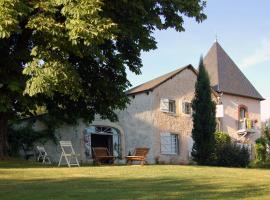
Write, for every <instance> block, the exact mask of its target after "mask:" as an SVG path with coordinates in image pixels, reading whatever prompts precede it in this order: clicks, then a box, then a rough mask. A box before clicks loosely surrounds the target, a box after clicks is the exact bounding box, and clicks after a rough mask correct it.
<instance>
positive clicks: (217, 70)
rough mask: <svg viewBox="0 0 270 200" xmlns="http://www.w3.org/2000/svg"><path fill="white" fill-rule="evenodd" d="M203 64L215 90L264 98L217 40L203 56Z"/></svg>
mask: <svg viewBox="0 0 270 200" xmlns="http://www.w3.org/2000/svg"><path fill="white" fill-rule="evenodd" d="M204 64H205V68H206V70H207V71H208V73H209V77H210V81H211V85H212V87H213V88H214V90H215V91H217V92H223V93H228V94H233V95H238V96H244V97H250V98H254V99H259V100H264V98H263V97H262V96H261V95H260V93H259V92H258V91H257V90H256V89H255V87H254V86H253V85H252V84H251V83H250V82H249V80H248V79H247V78H246V77H245V75H244V74H243V73H242V72H241V70H240V69H239V68H238V67H237V66H236V64H235V63H234V62H233V60H232V59H231V58H230V57H229V56H228V54H227V53H226V52H225V51H224V50H223V48H222V47H221V46H220V45H219V43H218V42H215V43H214V44H213V46H212V47H211V49H210V50H209V52H208V54H207V55H206V56H205V58H204Z"/></svg>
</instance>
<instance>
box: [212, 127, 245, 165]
mask: <svg viewBox="0 0 270 200" xmlns="http://www.w3.org/2000/svg"><path fill="white" fill-rule="evenodd" d="M215 141H216V144H215V158H214V165H217V166H224V167H247V166H248V164H249V151H248V149H247V148H246V147H244V146H239V145H237V144H235V143H234V142H232V141H231V138H230V136H229V135H228V134H227V133H223V132H217V133H215Z"/></svg>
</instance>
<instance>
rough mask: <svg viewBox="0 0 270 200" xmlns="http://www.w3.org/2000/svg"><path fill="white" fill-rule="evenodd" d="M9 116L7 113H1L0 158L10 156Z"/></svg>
mask: <svg viewBox="0 0 270 200" xmlns="http://www.w3.org/2000/svg"><path fill="white" fill-rule="evenodd" d="M7 130H8V118H7V116H6V115H5V113H0V159H4V158H5V157H7V156H8V139H7Z"/></svg>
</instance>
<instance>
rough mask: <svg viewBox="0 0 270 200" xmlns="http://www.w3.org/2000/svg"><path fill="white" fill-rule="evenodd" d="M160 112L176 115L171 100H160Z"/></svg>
mask: <svg viewBox="0 0 270 200" xmlns="http://www.w3.org/2000/svg"><path fill="white" fill-rule="evenodd" d="M160 110H161V111H162V112H167V113H176V103H175V100H173V99H165V98H161V99H160Z"/></svg>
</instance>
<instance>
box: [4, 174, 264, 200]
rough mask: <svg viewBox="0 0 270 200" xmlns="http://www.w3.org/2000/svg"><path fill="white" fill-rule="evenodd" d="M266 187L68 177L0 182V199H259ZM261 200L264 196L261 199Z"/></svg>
mask: <svg viewBox="0 0 270 200" xmlns="http://www.w3.org/2000/svg"><path fill="white" fill-rule="evenodd" d="M267 192H269V186H267V185H265V186H264V185H261V186H258V185H256V183H254V184H246V185H230V183H226V184H225V183H222V184H217V183H216V182H215V180H213V182H211V181H210V179H208V180H207V179H206V180H200V181H197V180H195V179H174V178H171V177H168V178H166V177H165V178H147V177H146V178H138V179H136V178H133V179H125V178H121V179H120V178H109V177H108V178H105V179H97V178H72V179H61V180H59V179H57V180H56V179H50V180H31V181H21V180H20V181H16V180H5V181H0V196H1V200H5V199H8V200H12V199H24V200H33V199H61V200H67V199H90V200H96V199H98V200H101V199H106V200H109V199H117V200H120V199H122V200H124V199H242V198H247V197H248V198H252V199H255V198H257V199H262V198H260V196H261V195H265V194H267ZM264 197H265V196H264Z"/></svg>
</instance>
